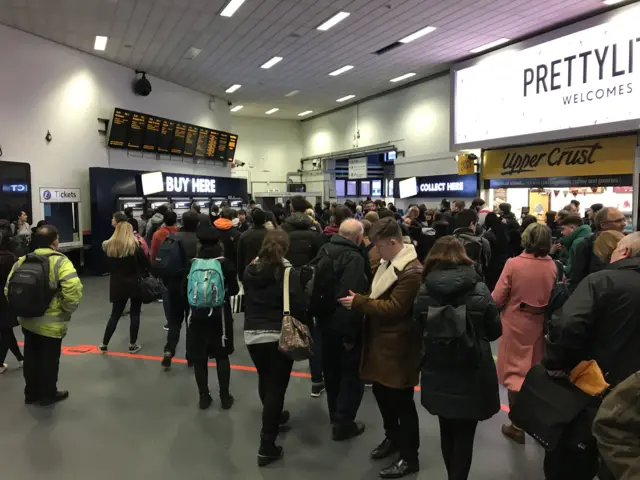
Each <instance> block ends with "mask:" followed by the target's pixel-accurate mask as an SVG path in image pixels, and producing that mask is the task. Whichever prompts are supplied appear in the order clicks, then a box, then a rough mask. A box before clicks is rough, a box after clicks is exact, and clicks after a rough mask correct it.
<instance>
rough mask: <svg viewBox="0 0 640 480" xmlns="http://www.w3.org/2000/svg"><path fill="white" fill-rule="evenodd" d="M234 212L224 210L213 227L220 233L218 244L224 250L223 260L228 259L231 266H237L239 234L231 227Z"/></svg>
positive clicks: (228, 209)
mask: <svg viewBox="0 0 640 480" xmlns="http://www.w3.org/2000/svg"><path fill="white" fill-rule="evenodd" d="M234 214H235V212H234V211H233V210H232V209H231V208H224V209H223V210H222V212H220V216H219V217H218V219H217V220H216V221H215V222H213V226H214V227H215V228H216V229H217V230H218V233H220V242H221V243H222V246H223V248H224V258H227V259H229V261H230V262H231V263H232V265H237V264H238V239H239V238H240V232H238V229H237V228H236V227H234V226H233V216H234Z"/></svg>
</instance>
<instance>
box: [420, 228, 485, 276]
mask: <svg viewBox="0 0 640 480" xmlns="http://www.w3.org/2000/svg"><path fill="white" fill-rule="evenodd" d="M455 265H473V260H471V259H470V258H469V257H468V256H467V252H466V251H465V249H464V246H463V245H462V242H460V240H458V239H457V238H456V237H454V236H452V235H447V236H445V237H442V238H439V239H438V240H437V241H436V243H434V244H433V247H432V248H431V250H429V255H427V258H426V260H425V261H424V269H423V273H422V279H423V280H424V279H425V278H427V275H428V274H429V273H430V272H432V271H433V270H439V269H443V268H447V267H452V266H455Z"/></svg>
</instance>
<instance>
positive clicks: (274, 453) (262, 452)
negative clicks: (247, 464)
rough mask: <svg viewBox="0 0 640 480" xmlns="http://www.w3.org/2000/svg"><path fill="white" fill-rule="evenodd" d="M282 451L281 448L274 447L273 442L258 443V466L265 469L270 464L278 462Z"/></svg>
mask: <svg viewBox="0 0 640 480" xmlns="http://www.w3.org/2000/svg"><path fill="white" fill-rule="evenodd" d="M283 454H284V450H283V449H282V447H281V446H279V445H276V444H275V442H264V441H262V442H260V449H259V450H258V466H259V467H265V466H267V465H269V464H270V463H273V462H275V461H276V460H280V459H281V458H282V455H283Z"/></svg>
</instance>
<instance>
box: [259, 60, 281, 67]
mask: <svg viewBox="0 0 640 480" xmlns="http://www.w3.org/2000/svg"><path fill="white" fill-rule="evenodd" d="M281 60H282V57H273V58H272V59H271V60H269V61H268V62H267V63H265V64H264V65H262V67H260V68H271V67H273V66H274V65H275V64H276V63H278V62H280V61H281Z"/></svg>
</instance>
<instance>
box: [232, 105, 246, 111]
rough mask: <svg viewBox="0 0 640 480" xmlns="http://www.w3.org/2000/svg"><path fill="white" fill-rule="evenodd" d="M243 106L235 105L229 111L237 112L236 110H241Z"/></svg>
mask: <svg viewBox="0 0 640 480" xmlns="http://www.w3.org/2000/svg"><path fill="white" fill-rule="evenodd" d="M242 107H243V105H236V106H235V107H233V108H232V109H231V111H232V112H237V111H238V110H242Z"/></svg>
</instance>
